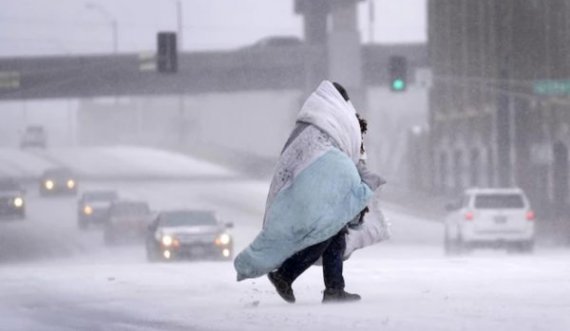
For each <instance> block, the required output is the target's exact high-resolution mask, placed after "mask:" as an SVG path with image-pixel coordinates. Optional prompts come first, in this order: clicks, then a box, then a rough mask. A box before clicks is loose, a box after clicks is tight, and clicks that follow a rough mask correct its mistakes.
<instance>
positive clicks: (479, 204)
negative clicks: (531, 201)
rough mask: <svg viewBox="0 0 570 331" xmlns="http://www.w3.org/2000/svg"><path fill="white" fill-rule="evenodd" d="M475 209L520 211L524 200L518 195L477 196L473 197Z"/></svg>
mask: <svg viewBox="0 0 570 331" xmlns="http://www.w3.org/2000/svg"><path fill="white" fill-rule="evenodd" d="M475 208H477V209H520V208H524V200H523V198H522V196H521V195H520V194H479V195H477V196H476V197H475Z"/></svg>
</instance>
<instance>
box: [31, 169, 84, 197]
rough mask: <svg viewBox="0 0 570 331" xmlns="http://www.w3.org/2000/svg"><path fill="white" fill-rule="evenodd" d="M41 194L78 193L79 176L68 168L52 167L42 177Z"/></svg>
mask: <svg viewBox="0 0 570 331" xmlns="http://www.w3.org/2000/svg"><path fill="white" fill-rule="evenodd" d="M39 185H40V195H42V196H47V195H58V194H63V195H76V194H77V178H76V176H75V175H74V174H73V172H72V171H71V170H69V169H67V168H50V169H47V170H45V171H44V172H43V174H42V176H41V178H40V184H39Z"/></svg>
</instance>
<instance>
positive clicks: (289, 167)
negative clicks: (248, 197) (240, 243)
mask: <svg viewBox="0 0 570 331" xmlns="http://www.w3.org/2000/svg"><path fill="white" fill-rule="evenodd" d="M355 113H356V112H355V110H354V107H353V106H352V104H351V103H350V102H346V101H345V100H344V99H343V98H342V96H341V95H340V93H339V92H338V91H337V90H336V88H335V87H334V86H333V84H332V83H331V82H329V81H324V82H323V83H321V84H320V86H319V87H318V88H317V90H316V91H315V92H314V93H313V94H311V96H310V97H309V98H308V99H307V101H306V102H305V104H304V105H303V107H302V109H301V111H300V113H299V115H298V117H297V122H298V123H303V125H305V126H306V127H305V128H304V129H303V130H302V131H301V132H300V133H298V135H297V136H296V137H294V139H292V140H291V141H289V142H288V144H287V146H286V147H285V149H284V150H283V152H282V154H281V157H280V159H279V161H278V163H277V166H276V170H275V174H274V176H273V179H272V182H271V187H270V191H269V195H268V198H267V203H266V210H265V217H264V223H263V229H262V231H261V232H260V233H259V235H258V236H257V237H256V238H255V239H254V241H253V242H252V243H251V244H250V245H249V246H248V247H247V248H245V249H244V250H243V251H242V252H240V253H239V254H238V256H237V257H236V259H235V261H234V266H235V269H236V271H237V279H238V281H239V280H243V279H247V278H255V277H260V276H262V275H264V274H267V273H269V272H270V271H272V270H274V269H276V268H278V267H279V266H280V265H281V264H282V263H283V262H284V261H285V260H286V259H287V258H289V257H290V256H292V255H293V254H294V253H296V252H298V251H300V250H302V249H304V248H306V247H309V246H311V245H314V244H317V243H320V242H322V241H324V240H326V239H328V238H330V237H332V236H333V235H335V234H336V233H338V232H339V231H340V230H341V229H342V228H343V227H345V226H346V224H347V223H348V222H350V221H351V220H352V219H353V218H354V217H355V216H356V215H357V214H358V213H360V211H362V210H363V209H364V208H365V207H366V205H367V203H368V202H369V200H370V199H371V197H372V196H373V191H372V190H371V188H370V187H369V186H368V185H367V184H365V183H364V182H363V181H362V180H361V177H360V175H359V173H358V170H357V168H356V164H357V163H358V160H359V157H360V145H361V139H362V136H361V134H360V126H359V124H358V120H357V118H356V115H355ZM307 124H308V125H307Z"/></svg>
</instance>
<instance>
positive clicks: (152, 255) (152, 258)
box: [146, 247, 159, 262]
mask: <svg viewBox="0 0 570 331" xmlns="http://www.w3.org/2000/svg"><path fill="white" fill-rule="evenodd" d="M146 260H147V261H148V262H158V260H159V258H158V254H156V251H155V250H154V249H152V248H148V247H147V248H146Z"/></svg>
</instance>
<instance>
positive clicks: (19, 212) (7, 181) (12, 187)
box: [0, 178, 26, 220]
mask: <svg viewBox="0 0 570 331" xmlns="http://www.w3.org/2000/svg"><path fill="white" fill-rule="evenodd" d="M24 194H25V191H24V189H22V187H21V186H20V184H19V183H18V181H16V180H15V179H12V178H0V218H1V219H3V220H5V219H24V218H26V203H25V198H24Z"/></svg>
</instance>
